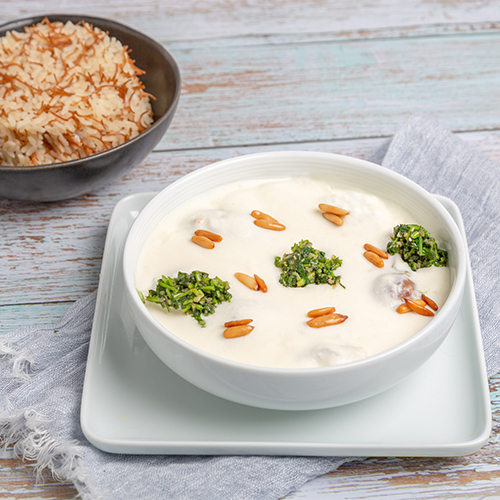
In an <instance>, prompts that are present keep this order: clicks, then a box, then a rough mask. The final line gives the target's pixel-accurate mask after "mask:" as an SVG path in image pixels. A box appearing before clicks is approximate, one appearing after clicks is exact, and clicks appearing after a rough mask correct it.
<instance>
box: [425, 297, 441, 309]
mask: <svg viewBox="0 0 500 500" xmlns="http://www.w3.org/2000/svg"><path fill="white" fill-rule="evenodd" d="M422 300H423V301H424V302H425V303H426V304H427V305H428V306H429V307H430V308H431V309H434V311H437V310H438V305H437V304H436V303H435V302H434V301H433V300H432V299H431V298H429V297H427V295H424V294H422Z"/></svg>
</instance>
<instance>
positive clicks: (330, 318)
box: [307, 313, 347, 328]
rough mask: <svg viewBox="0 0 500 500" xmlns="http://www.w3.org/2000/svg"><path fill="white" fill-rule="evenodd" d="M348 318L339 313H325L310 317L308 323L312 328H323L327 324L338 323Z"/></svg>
mask: <svg viewBox="0 0 500 500" xmlns="http://www.w3.org/2000/svg"><path fill="white" fill-rule="evenodd" d="M346 319H347V316H344V315H343V314H338V313H331V314H324V315H323V316H318V317H317V318H313V319H310V320H309V321H308V322H307V324H308V325H309V326H310V327H311V328H323V327H325V326H331V325H338V324H340V323H343V322H344V321H345V320H346Z"/></svg>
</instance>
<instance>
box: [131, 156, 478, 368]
mask: <svg viewBox="0 0 500 500" xmlns="http://www.w3.org/2000/svg"><path fill="white" fill-rule="evenodd" d="M287 155H293V156H294V157H297V156H298V155H305V157H307V156H309V157H310V156H313V157H316V158H327V159H330V160H331V161H335V160H337V161H348V162H351V163H353V164H357V165H359V166H361V167H363V168H368V169H369V170H371V171H373V172H377V173H379V174H381V175H384V176H388V177H389V178H392V179H395V180H397V181H398V182H401V183H403V184H404V185H405V186H408V188H409V189H413V190H414V191H416V192H417V194H419V195H420V196H423V197H424V198H425V199H426V201H427V202H428V203H429V204H430V205H431V206H432V208H433V209H434V210H436V211H437V212H438V213H439V214H440V215H441V217H442V218H443V219H444V220H445V221H446V223H447V226H448V228H449V229H450V232H451V233H452V235H453V240H454V241H455V242H457V245H458V252H457V254H458V259H457V269H456V278H455V282H454V284H453V286H452V288H451V290H450V293H449V295H448V298H447V299H446V302H445V303H444V304H443V306H442V307H441V308H440V312H441V314H438V315H436V316H435V317H434V318H433V319H432V321H431V322H429V323H427V324H426V325H425V326H424V327H423V328H422V329H420V330H419V331H417V332H416V333H415V334H413V335H412V336H411V337H409V338H408V339H406V340H404V341H403V342H400V343H399V344H396V345H395V346H393V347H391V348H389V349H386V350H384V351H381V352H380V353H377V354H374V355H372V356H368V357H366V358H362V359H360V360H356V361H352V362H349V363H343V364H339V365H330V366H324V367H313V368H274V367H267V366H259V365H251V364H246V363H241V362H237V361H233V360H230V359H226V358H223V357H221V356H217V355H215V354H212V353H209V352H207V351H204V350H202V349H200V348H198V347H195V346H193V345H192V344H189V343H188V342H186V341H184V340H183V339H181V338H180V337H177V336H176V335H175V334H174V333H172V332H170V331H169V330H168V329H167V328H165V327H164V326H163V325H162V324H161V323H159V322H158V321H157V320H156V319H155V318H154V317H153V316H152V315H151V314H149V313H148V312H147V310H146V309H142V308H144V304H143V303H142V301H141V299H140V297H139V294H138V293H137V291H136V288H135V283H134V277H133V276H134V272H135V271H134V270H133V269H132V268H131V266H127V262H128V260H129V259H130V253H131V246H132V241H133V238H134V237H135V234H136V233H137V232H138V230H139V228H140V225H141V223H142V220H144V219H146V218H147V217H148V214H149V213H150V212H154V211H155V209H156V206H157V205H158V204H161V203H162V202H163V199H164V198H165V197H167V196H168V195H169V194H170V192H171V191H172V190H175V189H177V187H178V186H179V185H182V184H185V183H186V182H188V183H189V182H191V180H192V179H193V178H196V177H197V176H199V175H204V174H205V175H207V174H209V173H210V172H211V171H213V170H217V169H220V168H223V167H225V166H227V165H231V164H233V163H238V162H240V161H247V160H250V161H251V160H252V159H256V160H258V159H259V158H262V157H264V158H265V157H273V156H275V157H278V156H283V157H285V156H287ZM467 261H468V253H467V244H466V241H465V240H464V238H463V236H462V234H461V232H460V230H459V228H458V226H457V224H456V222H455V221H454V220H453V218H452V217H451V215H450V214H449V213H448V211H447V210H446V209H445V208H444V207H443V205H441V203H439V201H437V200H436V199H435V198H434V197H433V196H432V194H431V193H429V192H428V191H427V190H426V189H424V188H423V187H422V186H420V185H419V184H417V183H416V182H414V181H412V180H410V179H408V178H407V177H405V176H403V175H402V174H399V173H397V172H395V171H393V170H390V169H388V168H386V167H383V166H381V165H378V164H375V163H372V162H369V161H367V160H362V159H359V158H355V157H352V156H347V155H340V154H336V153H326V152H316V151H303V150H284V151H272V152H264V153H252V154H246V155H239V156H236V157H232V158H228V159H224V160H220V161H217V162H214V163H211V164H208V165H206V166H204V167H200V168H199V169H197V170H194V171H192V172H190V173H188V174H185V175H184V176H183V177H181V178H180V179H177V180H176V181H174V182H173V183H171V184H170V185H168V186H167V187H165V188H164V189H163V190H161V191H160V192H159V193H158V194H157V195H156V196H155V197H154V198H153V199H152V200H150V201H149V202H148V203H147V204H146V206H145V207H144V208H143V209H142V210H141V212H140V213H139V215H138V216H137V218H136V219H135V220H134V222H133V223H132V226H131V228H130V231H129V233H128V235H127V238H126V240H125V244H124V249H123V258H122V263H121V264H122V272H123V277H124V282H125V289H126V292H127V295H128V296H129V300H130V299H132V300H133V302H134V305H135V306H136V308H137V309H138V310H139V311H141V314H142V316H143V319H145V320H146V321H147V322H148V323H149V325H150V326H152V327H154V328H155V329H156V330H158V331H160V332H161V334H162V335H163V336H166V337H167V338H168V339H169V340H171V341H173V342H174V343H176V344H178V345H179V346H180V347H182V348H184V349H186V350H188V351H189V352H190V353H192V354H194V355H196V356H200V357H201V358H202V359H204V360H207V361H209V362H211V363H215V364H217V365H220V366H223V367H227V368H232V369H238V370H240V371H242V372H245V373H253V374H259V375H269V376H281V377H295V376H297V375H300V377H316V376H318V375H327V374H334V373H340V372H342V373H348V372H350V371H355V370H358V369H359V368H360V367H365V368H368V367H370V366H371V365H377V364H379V363H380V362H381V360H388V359H392V358H394V357H395V356H397V355H398V354H399V352H400V351H404V350H406V349H408V348H410V347H411V345H412V344H416V343H418V342H420V341H421V339H422V337H426V336H427V335H428V333H429V330H430V329H431V328H432V329H435V325H436V324H437V323H443V322H444V321H446V319H445V318H446V312H447V311H448V310H450V309H452V308H453V307H454V303H455V302H456V301H457V300H458V301H461V298H462V295H463V291H464V288H465V281H466V275H467ZM443 310H444V313H443V312H442V311H443Z"/></svg>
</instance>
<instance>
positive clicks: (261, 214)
mask: <svg viewBox="0 0 500 500" xmlns="http://www.w3.org/2000/svg"><path fill="white" fill-rule="evenodd" d="M250 215H251V216H252V217H253V218H254V219H267V220H270V221H273V222H276V223H278V224H279V222H278V221H277V220H276V219H275V218H274V217H271V216H270V215H268V214H265V213H264V212H261V211H260V210H253V211H252V212H251V213H250Z"/></svg>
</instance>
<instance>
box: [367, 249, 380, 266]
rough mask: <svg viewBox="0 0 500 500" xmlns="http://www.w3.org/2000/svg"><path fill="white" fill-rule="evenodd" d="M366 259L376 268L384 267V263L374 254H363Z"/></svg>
mask: <svg viewBox="0 0 500 500" xmlns="http://www.w3.org/2000/svg"><path fill="white" fill-rule="evenodd" d="M363 255H364V256H365V258H366V259H367V260H368V261H370V262H371V263H372V264H373V265H374V266H376V267H384V261H383V260H382V259H381V258H380V257H379V256H378V255H377V254H376V253H373V252H365V253H364V254H363Z"/></svg>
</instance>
